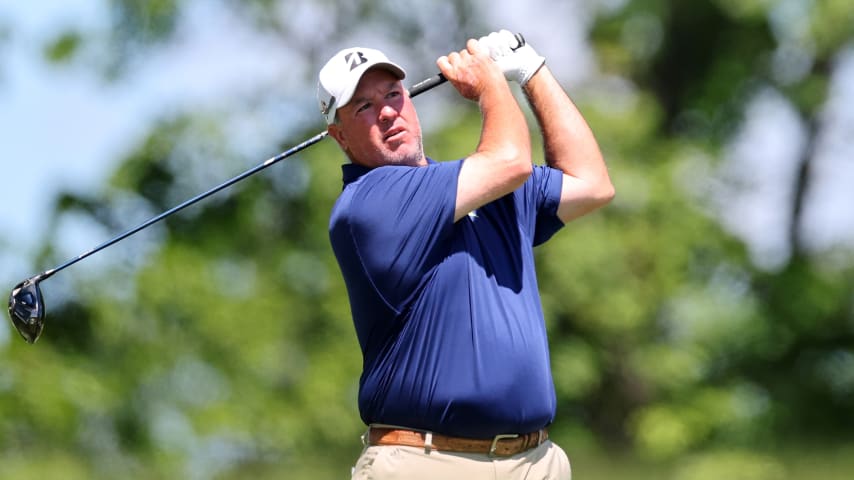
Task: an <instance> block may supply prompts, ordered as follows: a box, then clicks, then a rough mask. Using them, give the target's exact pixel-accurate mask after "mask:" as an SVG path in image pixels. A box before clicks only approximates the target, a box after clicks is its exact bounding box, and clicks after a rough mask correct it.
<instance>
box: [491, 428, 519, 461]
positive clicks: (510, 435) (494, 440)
mask: <svg viewBox="0 0 854 480" xmlns="http://www.w3.org/2000/svg"><path fill="white" fill-rule="evenodd" d="M510 438H519V434H518V433H504V434H499V435H496V436H494V437H493V438H492V446H490V447H489V456H490V457H494V456H495V449H496V448H498V442H499V441H500V440H507V439H510Z"/></svg>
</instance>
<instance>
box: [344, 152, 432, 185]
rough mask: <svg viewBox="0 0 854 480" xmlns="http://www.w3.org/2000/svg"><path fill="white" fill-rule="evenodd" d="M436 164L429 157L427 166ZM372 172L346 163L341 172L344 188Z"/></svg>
mask: <svg viewBox="0 0 854 480" xmlns="http://www.w3.org/2000/svg"><path fill="white" fill-rule="evenodd" d="M434 163H437V162H436V161H435V160H433V159H432V158H430V157H427V164H428V165H432V164H434ZM371 170H373V168H371V167H366V166H364V165H356V164H355V163H345V164H344V165H341V172H342V174H343V177H344V186H347V185H349V184H350V183H352V182H355V181H356V180H358V179H359V177H361V176H362V175H364V174H366V173H368V172H370V171H371Z"/></svg>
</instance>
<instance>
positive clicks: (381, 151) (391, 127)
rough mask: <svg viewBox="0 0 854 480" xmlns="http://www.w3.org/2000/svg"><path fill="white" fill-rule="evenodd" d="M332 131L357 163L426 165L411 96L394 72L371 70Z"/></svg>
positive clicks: (371, 165) (368, 164)
mask: <svg viewBox="0 0 854 480" xmlns="http://www.w3.org/2000/svg"><path fill="white" fill-rule="evenodd" d="M337 114H338V122H336V123H334V124H332V125H330V126H329V134H330V135H331V136H332V137H334V138H335V140H337V141H338V144H339V145H340V146H341V148H342V149H343V150H344V152H345V153H346V154H347V156H348V157H349V158H350V161H352V162H353V163H355V164H359V165H365V166H368V167H377V166H381V165H410V166H420V165H426V164H427V161H426V159H425V157H424V148H423V146H422V144H421V125H420V123H419V122H418V115H417V114H416V113H415V107H414V106H413V104H412V99H411V98H409V95H408V94H407V93H406V90H405V89H404V88H403V84H402V83H401V82H400V80H398V78H397V77H396V76H394V75H393V74H392V73H391V72H389V71H387V70H383V69H380V68H375V69H372V70H368V71H367V72H366V73H365V74H364V75H363V76H362V79H361V80H360V81H359V86H358V87H357V88H356V92H355V93H354V94H353V98H351V99H350V101H349V102H348V103H347V105H345V106H343V107H341V108H339V109H338V112H337Z"/></svg>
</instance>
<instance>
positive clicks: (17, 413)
mask: <svg viewBox="0 0 854 480" xmlns="http://www.w3.org/2000/svg"><path fill="white" fill-rule="evenodd" d="M500 28H507V29H510V30H513V31H518V32H521V33H523V34H524V35H525V37H526V38H527V39H528V41H529V43H531V44H532V45H533V46H534V48H536V49H537V50H538V51H539V52H540V53H541V54H543V55H544V56H545V57H546V58H547V62H548V65H549V67H550V68H551V69H552V71H554V72H555V73H556V74H557V76H558V77H559V79H560V80H561V82H562V83H563V84H564V86H565V87H566V89H567V91H568V92H569V93H570V95H571V96H572V98H573V99H574V100H575V102H576V103H577V104H578V106H579V108H580V109H581V110H582V112H583V113H584V115H585V116H586V118H587V119H588V121H589V122H590V124H591V126H592V128H593V130H594V132H595V133H596V135H597V138H598V140H599V142H600V144H601V147H602V150H603V151H604V153H605V157H606V160H607V162H608V164H609V168H610V171H611V175H612V178H613V180H614V183H615V185H616V188H617V198H616V199H615V201H614V202H613V203H612V204H611V205H609V206H608V207H607V208H606V209H604V210H602V211H599V212H597V213H595V214H594V215H591V216H589V217H586V218H583V219H581V220H579V221H577V222H573V223H572V224H570V225H568V226H567V228H566V229H565V230H564V231H563V233H562V234H561V235H558V236H556V237H555V238H554V239H553V240H552V241H551V242H549V243H547V244H546V245H544V246H542V247H540V248H539V249H538V251H537V255H538V260H539V278H540V285H541V289H542V295H543V304H544V309H545V312H546V319H547V323H548V327H549V331H550V341H551V348H552V362H553V370H554V380H555V384H556V387H557V392H558V402H559V408H558V417H557V421H556V423H555V425H554V426H553V430H552V432H553V436H554V437H555V438H556V440H557V441H558V442H559V443H560V444H561V445H562V446H563V447H564V449H565V450H566V451H567V452H568V454H569V455H570V458H571V459H572V463H573V470H574V478H576V479H585V480H593V479H613V478H628V479H667V480H712V479H720V478H726V479H730V480H782V479H795V478H815V479H843V478H845V479H848V478H851V476H850V475H851V472H852V471H854V433H852V432H854V208H852V205H854V194H852V188H851V186H852V185H854V9H852V8H851V6H850V4H849V2H847V1H844V0H699V1H693V2H684V1H678V0H589V1H582V0H567V1H547V0H531V1H526V2H518V1H516V2H511V1H487V0H474V1H460V0H454V1H442V2H438V1H429V0H418V1H391V0H359V1H352V0H348V1H344V0H324V1H318V0H292V1H287V0H282V1H275V0H246V1H234V0H151V1H142V0H134V1H131V0H124V1H119V0H113V1H106V0H102V1H87V0H72V1H65V2H38V3H36V2H11V1H4V2H2V3H0V148H2V150H0V152H2V154H0V158H2V160H0V161H2V168H0V175H2V180H3V181H2V185H3V186H2V188H0V265H2V268H0V285H5V286H6V288H8V290H4V292H5V291H9V290H11V288H12V287H13V286H14V285H15V284H16V283H18V282H19V281H21V280H23V279H25V278H27V277H29V276H31V275H34V274H36V273H38V272H41V271H43V270H46V269H48V268H51V267H54V266H57V265H59V264H60V263H63V262H65V261H66V260H68V259H70V258H72V257H74V256H76V255H78V254H80V253H82V252H84V251H86V250H88V249H89V248H91V247H93V246H95V245H98V244H100V243H101V242H103V241H105V240H107V239H109V238H111V237H113V236H115V235H116V234H118V233H120V232H122V231H125V230H127V229H128V228H130V227H132V226H135V225H137V224H138V223H140V222H142V221H144V220H146V219H148V218H150V217H152V216H153V215H156V214H158V213H160V212H162V211H164V210H166V209H168V208H170V207H172V206H174V205H176V204H178V203H180V202H182V201H183V200H185V199H187V198H190V197H192V196H194V195H196V194H197V193H200V192H202V191H204V190H207V189H208V188H210V187H212V186H214V185H216V184H218V183H220V182H222V181H224V180H226V179H228V178H231V177H232V176H234V175H236V174H238V173H240V172H243V171H244V170H247V169H249V168H251V167H254V166H255V165H258V164H260V163H261V162H262V161H263V160H265V159H267V158H269V157H272V156H274V155H276V154H277V153H279V152H281V151H283V150H285V149H287V148H289V147H291V146H293V145H295V144H297V143H299V142H300V141H302V140H304V139H306V138H308V137H309V136H311V135H314V134H316V133H318V132H320V131H322V130H323V128H324V125H323V123H322V120H321V117H320V115H319V113H318V107H317V106H316V103H315V102H316V101H315V88H316V87H315V85H316V83H315V82H316V80H315V79H316V72H317V70H318V69H319V67H320V66H321V65H322V64H323V63H324V62H325V61H326V59H327V58H328V57H330V56H331V55H332V54H333V53H335V52H336V51H337V50H339V49H340V48H343V47H347V46H352V45H362V46H370V47H374V48H380V49H382V50H384V51H386V53H388V54H389V56H391V57H392V58H393V59H396V60H397V61H398V62H400V63H401V64H402V65H403V66H404V67H405V68H407V70H408V72H409V77H408V79H407V81H408V82H410V85H411V84H414V83H415V82H416V81H418V80H421V79H423V78H426V77H428V76H430V75H432V74H434V73H435V72H436V70H437V69H436V66H435V60H436V58H437V57H438V56H440V55H443V54H446V53H448V52H449V51H451V50H458V49H460V48H462V46H463V45H464V43H465V40H466V39H467V38H469V37H479V36H481V35H484V34H487V33H488V32H490V31H493V30H497V29H500ZM516 93H517V95H519V98H520V100H522V96H521V93H520V91H519V90H518V88H517V89H516ZM415 103H416V106H417V108H418V109H419V113H420V114H421V118H422V123H423V126H424V128H425V144H426V149H427V153H428V154H429V155H430V156H431V157H433V158H436V159H440V160H448V159H454V158H459V157H461V156H464V155H465V154H467V153H468V152H470V151H471V150H473V148H474V147H475V145H476V142H477V135H478V132H479V114H478V112H477V110H476V108H475V105H474V104H472V103H470V102H465V101H463V100H461V99H460V98H459V97H458V96H457V95H456V94H455V92H454V90H453V89H452V88H451V87H449V86H443V87H439V88H437V89H435V90H433V91H431V92H430V93H429V94H425V95H424V96H422V97H419V98H418V99H416V101H415ZM533 135H534V138H535V139H537V138H538V136H537V135H536V133H535V132H533ZM537 151H538V153H537V154H536V156H535V159H534V160H535V162H537V163H541V162H542V154H541V153H539V149H537ZM343 161H344V157H343V155H342V154H341V153H340V151H339V150H338V148H337V146H336V145H335V143H334V142H332V141H324V142H322V143H321V144H319V145H316V146H314V147H312V148H311V149H309V150H307V151H306V152H304V153H301V154H299V155H297V156H295V157H292V158H290V159H288V160H286V161H284V162H282V163H280V164H278V165H276V166H274V167H271V168H270V169H267V170H265V171H264V172H262V173H259V174H258V175H255V176H253V177H251V178H250V179H248V180H245V181H243V182H241V183H239V184H238V185H236V186H234V187H232V188H230V189H229V190H227V191H224V192H221V193H219V194H218V195H216V196H214V197H212V198H210V199H208V200H206V201H204V202H202V203H201V204H199V205H196V206H194V207H192V208H190V209H188V210H186V211H184V212H182V213H180V214H178V215H175V216H172V217H170V218H169V219H168V220H167V221H165V222H163V223H161V224H158V225H157V226H155V227H151V228H149V229H146V230H145V231H143V232H142V233H140V234H138V235H135V236H133V237H131V238H129V239H127V240H125V241H123V242H121V243H119V244H117V245H115V246H114V247H110V248H109V249H107V250H105V251H103V252H101V253H99V254H97V255H95V256H93V257H91V258H89V259H87V260H86V261H84V262H81V263H80V264H77V265H75V266H74V267H73V268H70V269H68V270H66V271H63V272H62V273H61V274H59V275H57V276H56V277H52V278H51V280H50V281H49V282H45V283H44V284H43V285H42V289H43V291H44V295H45V297H46V303H47V307H48V317H47V322H46V328H45V331H44V334H43V336H42V338H41V339H40V340H39V342H38V343H37V344H35V345H28V344H26V343H25V342H24V341H23V340H22V339H21V338H20V337H19V336H18V334H17V332H16V331H15V330H14V329H13V327H12V326H11V323H10V322H8V321H7V320H4V321H3V323H2V326H0V476H2V478H15V479H36V478H38V479H45V478H50V479H53V478H62V479H92V478H105V479H106V478H128V479H137V478H139V479H148V478H188V479H207V478H218V479H237V478H296V479H301V478H311V479H339V478H349V472H350V467H351V465H352V464H353V462H354V461H355V459H356V457H357V456H358V454H359V451H360V449H361V444H360V442H359V439H358V436H359V435H360V434H361V432H362V431H363V429H364V426H363V425H362V423H361V421H360V419H359V416H358V412H357V410H356V393H357V388H358V377H359V373H360V371H361V365H360V362H361V357H360V354H359V350H358V344H357V342H356V339H355V335H354V332H353V330H352V326H351V323H350V318H349V307H348V304H347V299H346V293H345V290H344V286H343V282H342V280H341V278H340V275H339V272H338V268H337V265H336V263H335V260H334V257H333V255H332V253H331V249H330V247H329V244H328V240H327V221H328V214H329V211H330V208H331V206H332V203H333V202H334V199H335V198H336V195H337V193H338V192H339V191H340V189H341V177H340V166H339V165H340V164H341V163H343Z"/></svg>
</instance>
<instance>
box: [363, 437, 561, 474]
mask: <svg viewBox="0 0 854 480" xmlns="http://www.w3.org/2000/svg"><path fill="white" fill-rule="evenodd" d="M571 478H572V472H571V470H570V466H569V458H567V456H566V453H564V451H563V449H561V448H560V447H559V446H557V445H556V444H554V443H552V442H551V441H550V440H547V441H545V442H544V443H543V444H542V445H540V446H539V447H537V448H534V449H531V450H528V451H527V452H523V453H520V454H517V455H513V456H512V457H492V458H490V457H489V456H488V455H482V454H476V453H453V452H439V451H436V450H431V451H430V452H427V451H426V450H425V449H423V448H417V447H403V446H396V445H381V446H380V445H377V446H371V447H367V448H365V449H364V450H362V454H361V456H359V460H358V462H357V463H356V466H355V467H354V468H353V477H352V480H394V479H402V480H428V479H429V480H455V479H459V480H487V479H489V480H499V479H500V480H505V479H508V480H509V479H512V480H523V479H524V480H570V479H571Z"/></svg>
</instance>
